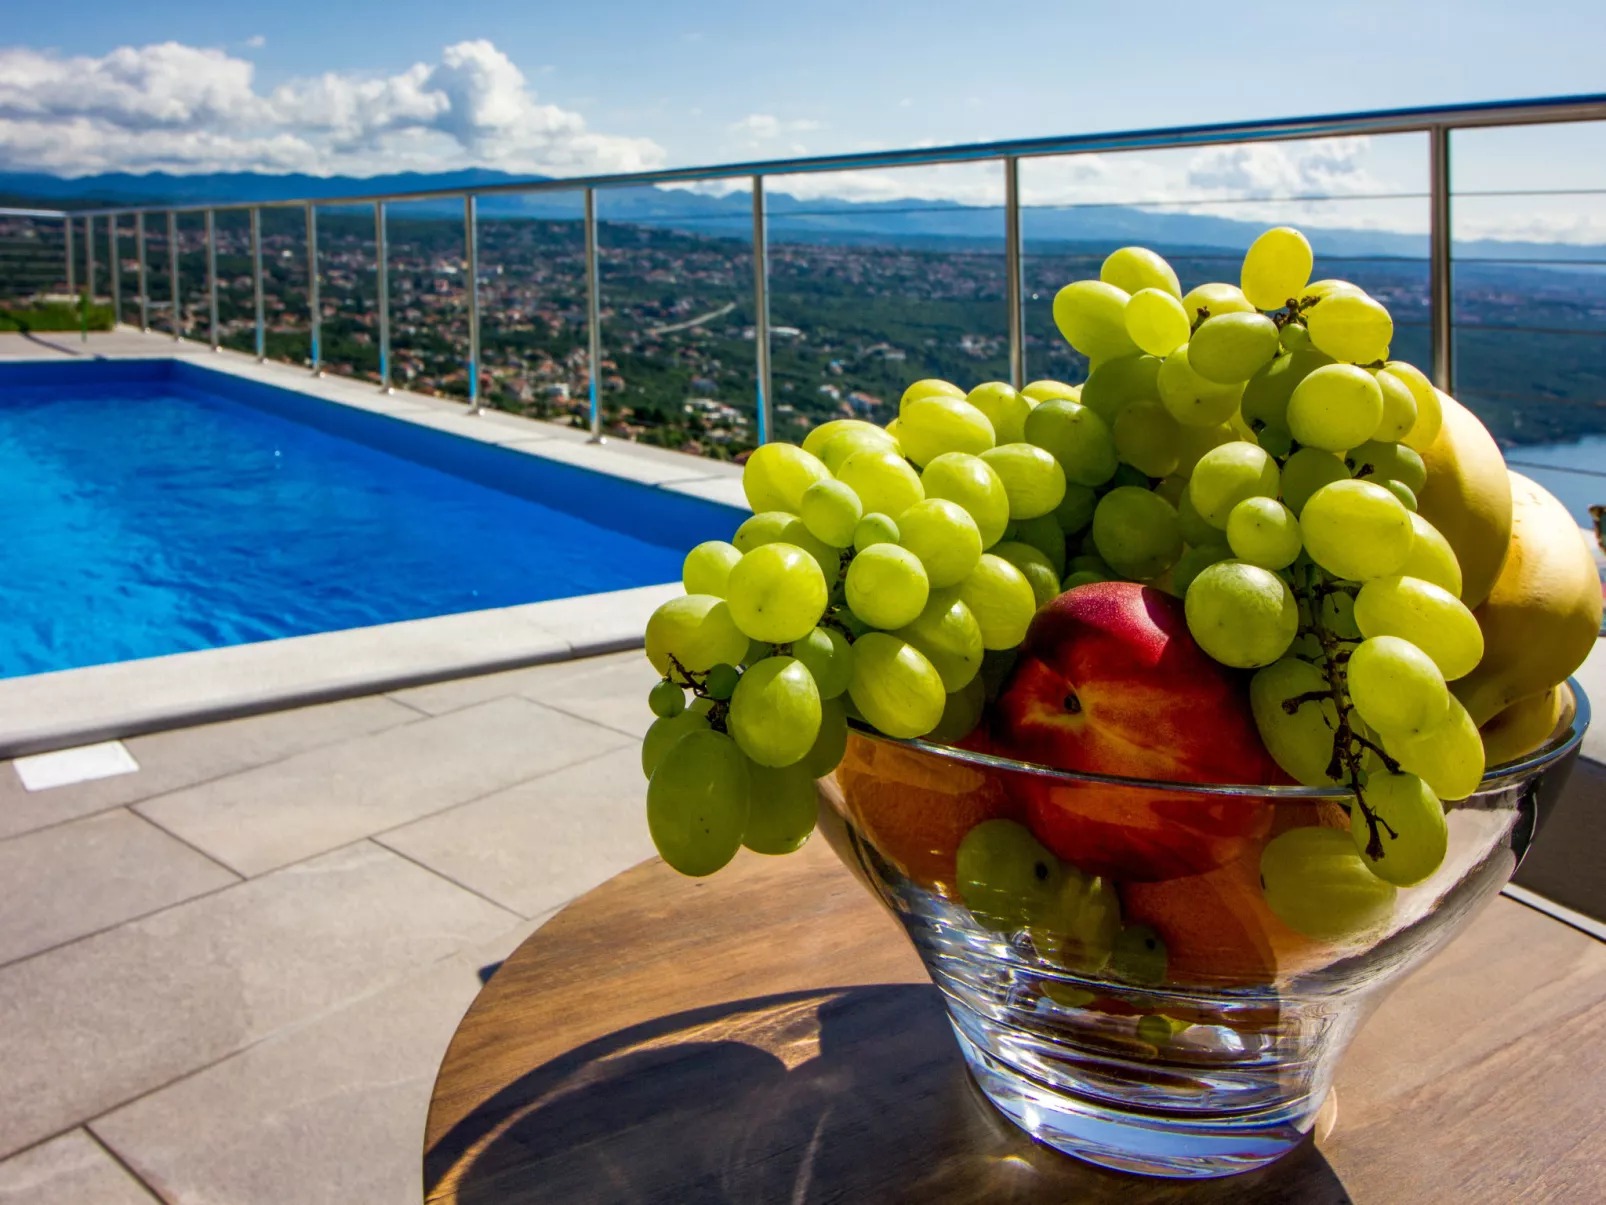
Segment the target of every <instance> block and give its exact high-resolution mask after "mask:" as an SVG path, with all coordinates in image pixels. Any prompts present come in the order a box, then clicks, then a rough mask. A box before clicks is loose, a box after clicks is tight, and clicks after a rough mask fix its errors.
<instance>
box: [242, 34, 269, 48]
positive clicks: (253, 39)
mask: <svg viewBox="0 0 1606 1205" xmlns="http://www.w3.org/2000/svg"><path fill="white" fill-rule="evenodd" d="M245 44H246V45H247V46H249V47H250V48H251V49H252V50H261V49H262V48H263V47H264V46H266V45H267V44H268V39H267V38H265V37H263V36H262V35H261V34H259V33H254V34H252V35H251V36H250V37H249V38H247V39H246V40H245Z"/></svg>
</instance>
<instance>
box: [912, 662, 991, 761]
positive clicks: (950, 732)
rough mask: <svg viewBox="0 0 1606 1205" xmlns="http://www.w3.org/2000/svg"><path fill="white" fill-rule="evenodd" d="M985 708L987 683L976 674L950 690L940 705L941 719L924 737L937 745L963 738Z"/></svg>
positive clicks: (968, 733) (973, 728) (977, 722)
mask: <svg viewBox="0 0 1606 1205" xmlns="http://www.w3.org/2000/svg"><path fill="white" fill-rule="evenodd" d="M986 708H987V684H986V683H985V682H984V681H983V680H982V676H981V675H980V674H977V675H976V676H975V677H973V678H972V679H971V680H970V681H969V682H966V683H965V684H964V685H963V686H961V687H960V688H959V689H958V690H956V691H951V692H950V693H949V695H948V699H947V702H945V703H944V704H943V705H942V719H940V720H938V721H937V726H936V727H935V728H933V729H932V730H931V731H930V732H928V733H927V734H926V739H927V740H928V741H931V742H933V743H934V744H939V745H952V744H954V743H955V742H957V741H962V740H964V739H965V738H966V737H967V736H969V735H970V734H971V733H972V732H974V731H975V730H976V725H977V724H979V723H981V717H982V713H983V712H984V711H985V710H986Z"/></svg>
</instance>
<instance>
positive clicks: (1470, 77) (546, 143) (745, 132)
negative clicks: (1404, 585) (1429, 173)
mask: <svg viewBox="0 0 1606 1205" xmlns="http://www.w3.org/2000/svg"><path fill="white" fill-rule="evenodd" d="M15 7H16V8H17V9H19V10H20V11H13V12H11V13H10V14H9V15H8V17H7V20H6V22H5V25H4V29H3V31H0V170H10V171H30V170H37V171H46V172H51V173H53V174H58V175H82V174H90V173H95V172H100V171H113V170H128V171H135V172H141V171H151V170H168V171H179V172H196V171H215V170H260V171H273V172H285V171H306V172H312V173H315V174H349V175H365V174H373V173H375V172H380V171H386V172H388V171H397V170H407V169H414V170H421V171H432V170H446V169H451V168H457V167H464V166H469V165H481V166H488V167H496V168H502V169H504V170H508V171H512V172H518V173H532V174H542V175H578V174H584V173H587V172H600V171H632V170H640V169H645V168H652V167H659V166H665V165H685V164H698V163H719V162H730V161H735V160H746V159H753V158H771V157H790V156H801V155H812V154H823V153H828V152H839V151H859V150H874V149H882V148H889V147H898V146H919V145H940V144H945V143H958V142H970V141H984V140H992V139H1003V138H1017V137H1032V136H1041V135H1054V134H1067V133H1077V132H1090V131H1100V130H1120V129H1135V128H1143V127H1153V126H1169V125H1184V124H1195V123H1201V122H1216V121H1231V120H1241V119H1251V118H1263V117H1273V116H1294V115H1301V114H1308V113H1323V112H1343V111H1352V110H1363V109H1379V108H1392V107H1399V106H1408V105H1426V104H1447V103H1455V102H1469V101H1480V100H1492V99H1507V98H1516V97H1529V96H1554V95H1562V94H1569V93H1585V92H1592V91H1596V92H1598V91H1606V68H1603V67H1602V66H1601V62H1600V54H1599V50H1600V47H1601V46H1602V45H1606V5H1603V4H1601V3H1599V0H1550V2H1549V3H1547V4H1545V5H1543V6H1536V5H1534V4H1533V3H1531V0H1525V2H1521V3H1518V2H1508V3H1490V2H1487V0H1455V2H1450V0H1414V2H1412V3H1401V2H1400V0H1388V2H1386V3H1380V2H1378V0H1350V2H1348V3H1335V4H1326V5H1306V6H1295V5H1292V4H1289V3H1287V0H1281V2H1280V3H1276V4H1271V3H1261V2H1260V0H1238V2H1237V3H1233V4H1216V5H1200V4H1197V3H1193V4H1180V3H1170V2H1169V0H1154V2H1151V3H1147V4H1144V5H1117V4H1111V3H1108V2H1104V3H1082V2H1068V0H1060V2H1059V3H1048V2H1043V0H1029V2H1024V3H1015V4H1009V3H1005V4H995V5H981V4H977V3H975V0H970V2H968V3H963V4H961V3H950V2H948V0H926V2H925V3H921V4H909V3H903V2H901V0H895V2H887V0H882V2H876V3H865V2H864V0H857V2H855V3H844V2H841V0H814V2H813V3H810V4H806V5H792V6H779V5H775V6H770V5H755V4H752V3H751V0H747V2H744V3H734V2H727V0H699V2H693V0H682V3H679V4H663V3H662V2H661V0H659V2H654V3H648V2H646V0H588V2H587V3H585V4H575V3H573V2H572V0H564V2H563V3H550V2H548V0H537V2H534V3H532V2H530V0H522V2H520V3H509V2H504V0H477V2H476V3H472V4H462V5H457V6H443V5H441V4H439V3H438V2H436V3H430V4H427V5H426V4H421V3H412V2H410V0H389V2H387V3H382V4H381V3H374V2H372V0H339V2H338V3H330V2H329V0H320V2H319V3H312V2H310V0H279V2H278V3H276V4H274V5H272V6H266V7H261V6H244V5H226V4H219V3H216V0H209V2H208V3H204V4H203V3H197V2H195V0H146V2H144V3H142V4H139V5H128V4H126V3H117V4H110V3H101V2H98V0H89V2H78V3H74V4H53V5H27V6H15ZM1541 10H1542V12H1541ZM1453 163H1454V170H1455V185H1456V187H1457V188H1458V189H1463V190H1466V189H1509V188H1511V187H1513V186H1514V183H1515V184H1516V185H1517V186H1520V187H1533V188H1551V189H1557V188H1596V187H1599V188H1606V123H1597V124H1595V125H1593V126H1590V127H1572V128H1557V129H1545V130H1532V129H1529V130H1522V131H1515V132H1512V131H1498V132H1490V133H1483V132H1479V133H1470V134H1465V135H1461V136H1458V141H1457V145H1456V150H1455V154H1454V156H1453ZM1022 186H1023V192H1024V195H1025V198H1026V200H1027V201H1028V202H1035V203H1063V202H1072V201H1088V200H1095V201H1128V200H1142V199H1145V198H1148V197H1163V198H1168V199H1171V200H1173V201H1174V200H1177V199H1182V200H1186V201H1193V200H1197V201H1198V203H1199V209H1200V211H1201V212H1222V213H1226V212H1228V210H1226V209H1224V208H1221V207H1220V206H1219V204H1218V203H1219V202H1221V201H1223V200H1227V199H1232V200H1239V199H1241V198H1242V197H1244V196H1249V197H1267V198H1269V197H1278V196H1289V195H1309V194H1319V195H1322V196H1336V197H1344V198H1346V199H1345V200H1343V201H1333V202H1323V203H1319V204H1318V203H1312V204H1310V205H1306V206H1303V207H1302V212H1303V215H1304V216H1305V217H1307V218H1310V217H1315V218H1316V219H1317V220H1319V221H1322V222H1325V223H1326V224H1345V225H1356V226H1376V227H1383V228H1389V229H1419V228H1422V227H1424V226H1425V222H1426V214H1425V205H1424V203H1423V202H1422V201H1421V200H1420V199H1419V198H1414V197H1413V198H1406V199H1401V200H1396V201H1374V200H1368V199H1363V198H1371V197H1375V196H1376V195H1377V194H1380V193H1395V192H1407V193H1417V192H1421V191H1423V190H1424V189H1425V187H1426V158H1425V140H1424V139H1423V138H1421V137H1420V136H1400V137H1393V138H1378V139H1343V140H1327V141H1324V142H1319V143H1318V142H1312V143H1285V144H1262V145H1258V146H1249V147H1232V148H1215V149H1210V150H1203V151H1186V152H1172V153H1168V154H1145V155H1101V156H1082V157H1077V158H1075V159H1057V160H1052V161H1034V162H1030V163H1028V164H1026V165H1025V166H1024V167H1023V169H1022ZM772 187H773V188H775V189H777V190H780V191H788V192H793V193H795V194H798V195H819V194H822V193H825V194H829V195H835V196H847V197H852V198H855V199H889V198H892V197H905V196H912V197H931V198H944V199H952V200H961V201H973V202H989V201H996V200H997V199H998V195H999V192H1000V188H1001V186H1000V183H999V173H998V170H997V169H996V167H989V166H977V167H968V168H950V169H941V170H938V169H906V170H903V171H898V172H875V173H856V174H854V175H852V176H846V177H844V176H832V177H828V178H827V177H815V178H803V177H792V178H790V179H789V180H785V181H777V182H775V183H774V184H773V185H772ZM1603 201H1606V198H1603V197H1601V196H1595V197H1593V198H1589V197H1577V196H1574V197H1568V198H1552V199H1544V200H1537V201H1536V200H1532V199H1525V200H1523V201H1520V202H1518V201H1514V200H1510V199H1494V198H1489V199H1479V200H1477V201H1476V202H1473V203H1470V204H1468V205H1466V206H1463V207H1462V208H1461V209H1459V210H1458V219H1457V222H1458V234H1461V235H1463V236H1473V235H1480V234H1491V233H1492V234H1496V235H1498V236H1503V237H1538V238H1568V239H1573V240H1582V241H1591V242H1593V241H1606V205H1603V204H1602V202H1603ZM1212 206H1215V208H1212ZM1270 208H1271V207H1268V209H1267V213H1268V214H1269V213H1270ZM1232 215H1233V216H1254V213H1253V212H1252V211H1246V210H1234V211H1232Z"/></svg>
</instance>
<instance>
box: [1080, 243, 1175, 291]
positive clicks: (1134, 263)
mask: <svg viewBox="0 0 1606 1205" xmlns="http://www.w3.org/2000/svg"><path fill="white" fill-rule="evenodd" d="M1099 279H1100V280H1102V281H1104V282H1105V283H1107V284H1112V285H1114V286H1115V287H1116V288H1118V289H1124V290H1125V291H1126V292H1128V293H1136V292H1137V291H1138V290H1139V289H1160V290H1163V291H1164V292H1166V293H1169V294H1170V295H1171V296H1173V297H1181V296H1182V285H1181V284H1180V283H1178V281H1177V274H1176V272H1175V270H1174V269H1173V268H1172V267H1171V265H1170V264H1168V263H1166V262H1165V259H1164V258H1163V257H1162V256H1160V255H1158V254H1156V253H1155V252H1153V251H1150V250H1149V249H1148V248H1147V247H1122V248H1121V249H1120V250H1118V251H1112V252H1110V254H1109V255H1108V256H1106V257H1105V260H1104V263H1103V264H1102V265H1101V266H1100V267H1099Z"/></svg>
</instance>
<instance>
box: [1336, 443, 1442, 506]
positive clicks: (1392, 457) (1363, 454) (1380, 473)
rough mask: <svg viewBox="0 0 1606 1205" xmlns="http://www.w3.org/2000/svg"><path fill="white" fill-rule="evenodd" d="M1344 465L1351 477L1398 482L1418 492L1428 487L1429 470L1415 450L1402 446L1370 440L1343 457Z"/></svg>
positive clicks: (1379, 482)
mask: <svg viewBox="0 0 1606 1205" xmlns="http://www.w3.org/2000/svg"><path fill="white" fill-rule="evenodd" d="M1344 463H1345V465H1346V466H1347V467H1348V468H1349V470H1350V474H1351V476H1354V477H1358V478H1360V479H1361V480H1363V481H1364V480H1371V481H1375V482H1377V483H1378V484H1379V485H1381V484H1382V483H1383V482H1385V481H1398V482H1401V483H1403V484H1404V485H1406V486H1408V487H1410V489H1411V492H1412V493H1415V492H1416V491H1417V490H1419V489H1421V488H1422V487H1423V486H1424V485H1426V484H1427V480H1428V470H1427V466H1426V465H1425V464H1423V463H1422V457H1421V456H1420V455H1419V454H1418V453H1417V452H1416V451H1415V450H1414V449H1412V448H1408V447H1406V446H1405V445H1404V444H1399V443H1384V442H1383V441H1381V440H1375V439H1371V440H1367V441H1366V442H1365V443H1363V444H1361V445H1359V446H1358V447H1354V448H1351V449H1350V450H1349V451H1348V452H1347V453H1345V455H1344Z"/></svg>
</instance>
